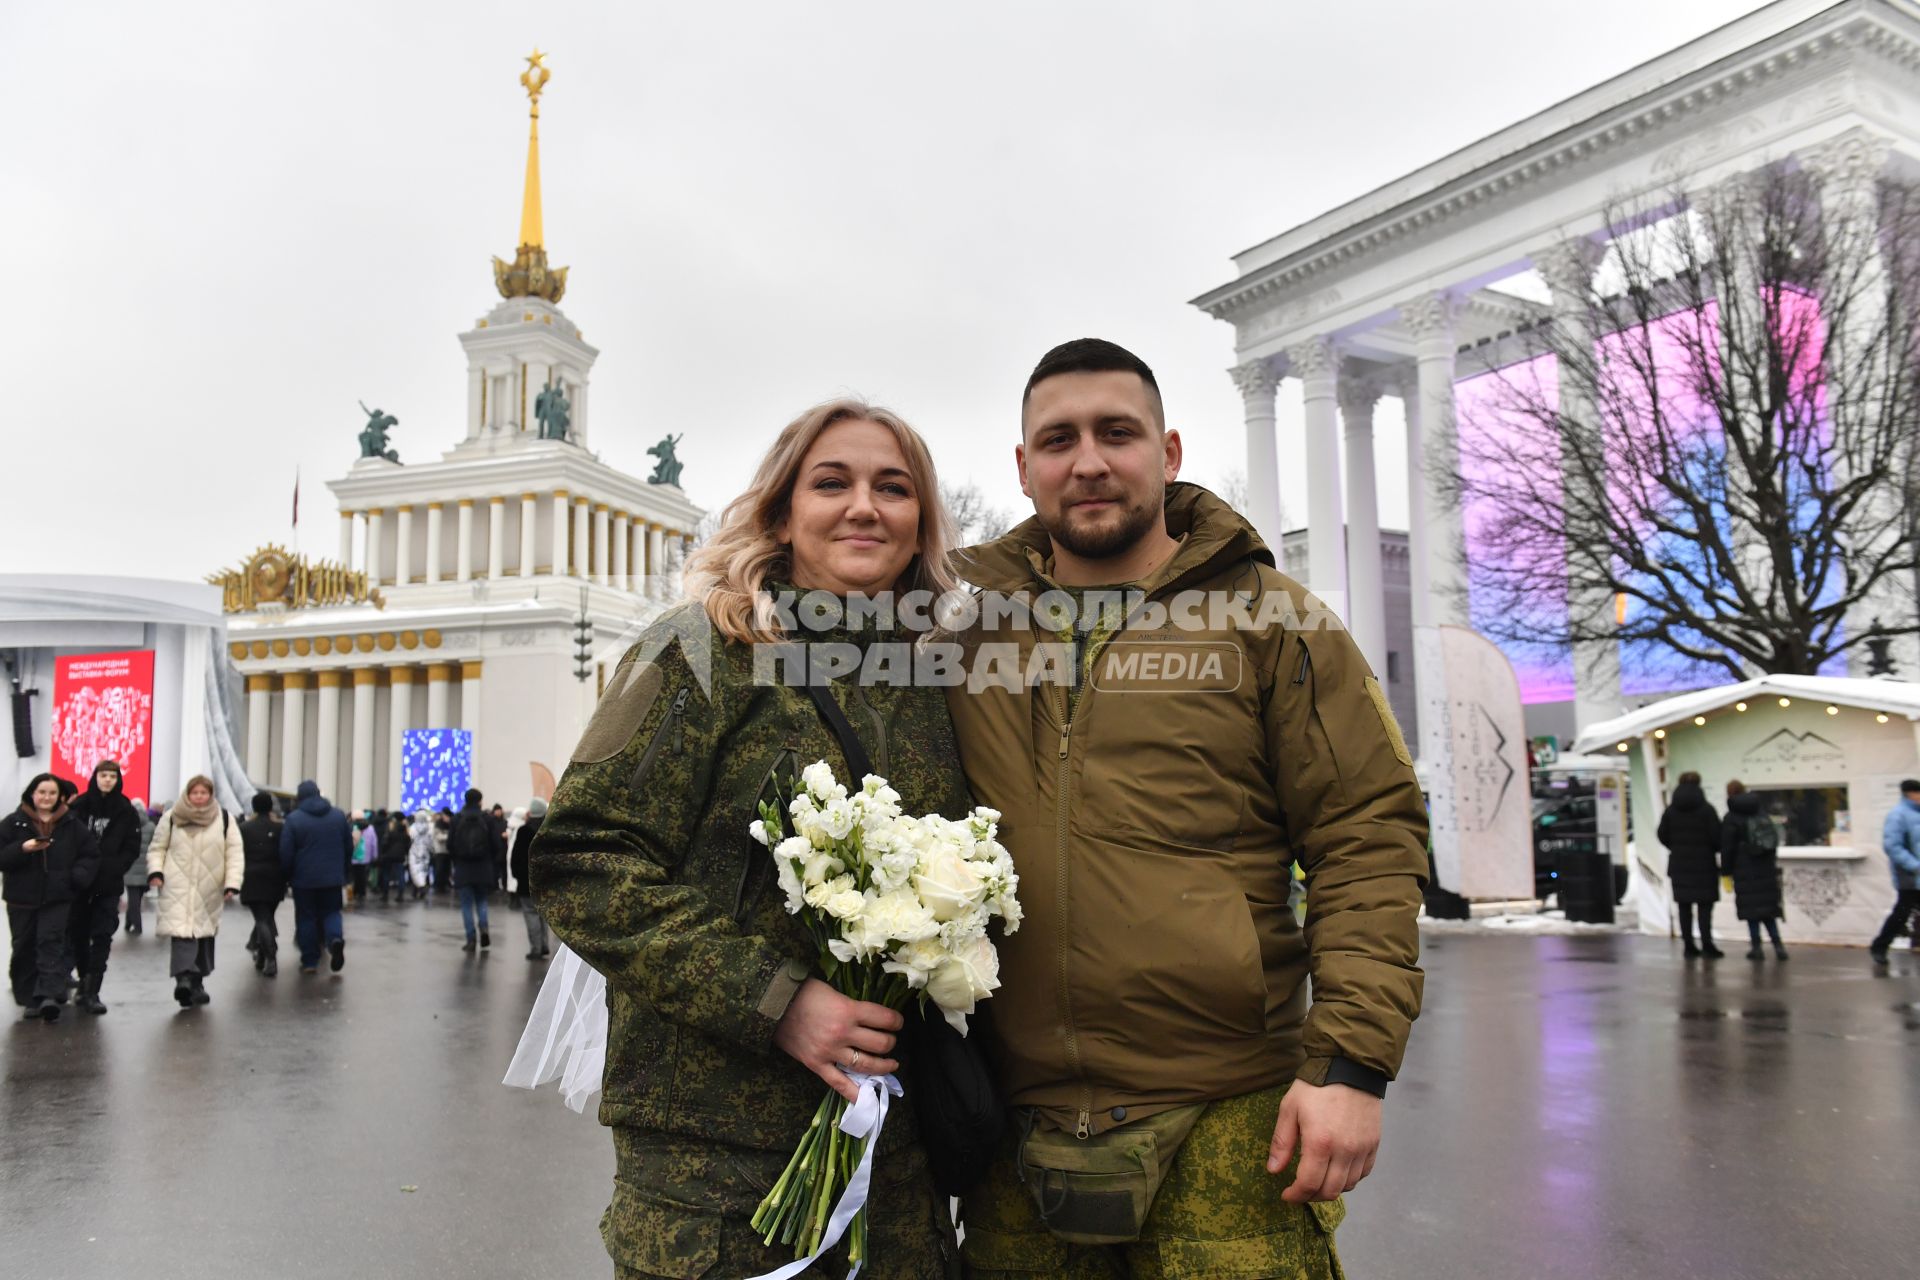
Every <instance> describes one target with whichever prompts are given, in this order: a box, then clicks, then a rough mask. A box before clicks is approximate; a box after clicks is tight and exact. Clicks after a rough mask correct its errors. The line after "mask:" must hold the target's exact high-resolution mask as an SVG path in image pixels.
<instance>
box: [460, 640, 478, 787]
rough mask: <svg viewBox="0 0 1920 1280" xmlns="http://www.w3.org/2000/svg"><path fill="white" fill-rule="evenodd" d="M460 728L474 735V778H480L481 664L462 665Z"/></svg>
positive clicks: (466, 663) (469, 663) (465, 663)
mask: <svg viewBox="0 0 1920 1280" xmlns="http://www.w3.org/2000/svg"><path fill="white" fill-rule="evenodd" d="M460 727H461V728H462V729H465V730H466V731H467V732H468V733H470V734H472V735H473V776H474V777H476V778H478V777H479V776H480V664H479V663H478V662H463V663H461V664H460Z"/></svg>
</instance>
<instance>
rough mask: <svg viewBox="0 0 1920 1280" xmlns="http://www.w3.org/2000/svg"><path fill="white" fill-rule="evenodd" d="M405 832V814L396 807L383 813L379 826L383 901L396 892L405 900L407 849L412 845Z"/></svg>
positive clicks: (381, 894)
mask: <svg viewBox="0 0 1920 1280" xmlns="http://www.w3.org/2000/svg"><path fill="white" fill-rule="evenodd" d="M412 843H413V841H412V837H411V836H410V835H409V834H408V832H407V815H406V814H404V813H401V812H400V811H399V810H398V809H396V810H394V811H393V812H392V813H389V814H385V815H384V820H383V823H382V825H381V827H380V901H381V902H382V903H385V902H386V901H388V900H389V899H390V898H391V897H392V896H393V894H395V893H396V892H397V893H398V894H399V895H400V901H402V902H405V901H406V900H407V851H408V849H409V848H410V847H411V846H412Z"/></svg>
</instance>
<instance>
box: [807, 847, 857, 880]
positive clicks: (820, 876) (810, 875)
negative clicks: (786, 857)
mask: <svg viewBox="0 0 1920 1280" xmlns="http://www.w3.org/2000/svg"><path fill="white" fill-rule="evenodd" d="M846 869H847V864H846V863H844V862H842V861H840V859H838V858H836V857H834V856H833V855H832V854H831V853H815V852H814V851H813V850H812V849H811V847H809V849H808V850H807V852H806V853H805V854H804V855H803V856H802V857H801V859H800V878H801V879H802V880H804V881H806V882H807V883H808V884H810V885H812V884H825V883H826V882H827V881H829V880H831V879H833V878H834V877H835V876H837V875H839V874H840V873H841V872H842V871H845V870H846Z"/></svg>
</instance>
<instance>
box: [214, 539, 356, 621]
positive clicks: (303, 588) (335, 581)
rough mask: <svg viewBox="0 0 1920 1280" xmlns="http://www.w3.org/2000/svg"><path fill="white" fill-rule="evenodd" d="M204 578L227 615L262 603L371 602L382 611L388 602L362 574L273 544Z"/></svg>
mask: <svg viewBox="0 0 1920 1280" xmlns="http://www.w3.org/2000/svg"><path fill="white" fill-rule="evenodd" d="M207 581H208V582H210V583H212V584H213V585H214V586H216V587H219V588H220V592H221V602H220V603H221V607H222V608H223V609H225V610H226V612H228V613H253V612H255V611H256V610H258V609H259V608H260V607H261V606H262V605H278V606H280V607H282V608H286V609H309V608H313V607H315V606H319V605H335V604H371V605H373V606H374V607H375V608H381V609H384V608H385V607H386V604H387V602H386V600H385V599H383V598H382V597H381V595H380V589H379V588H378V587H377V586H374V585H371V584H369V583H368V581H367V575H366V574H364V573H355V572H354V571H353V570H351V569H348V568H346V567H345V566H343V565H338V564H334V563H332V562H331V561H328V560H309V559H307V558H306V557H305V556H301V555H295V554H293V553H292V552H290V551H288V550H287V549H286V548H285V547H282V546H277V545H275V544H274V543H268V544H267V545H266V546H264V547H261V548H260V549H259V550H258V551H256V552H254V553H253V554H252V555H251V556H248V557H247V560H246V563H244V564H242V565H241V566H240V567H239V568H238V569H224V570H222V571H220V572H219V573H210V574H208V575H207Z"/></svg>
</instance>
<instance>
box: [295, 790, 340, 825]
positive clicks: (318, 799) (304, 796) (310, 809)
mask: <svg viewBox="0 0 1920 1280" xmlns="http://www.w3.org/2000/svg"><path fill="white" fill-rule="evenodd" d="M309 787H313V790H312V791H308V790H307V788H309ZM293 807H294V808H296V809H298V810H299V811H300V812H302V813H310V814H312V815H313V816H314V817H316V818H317V817H319V816H321V815H322V814H324V813H326V812H327V811H328V810H329V809H331V808H333V806H332V805H330V804H328V803H327V798H326V797H325V796H323V795H321V794H320V788H318V787H314V786H313V784H312V783H311V782H303V783H301V784H300V803H299V804H296V805H295V806H293Z"/></svg>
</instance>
